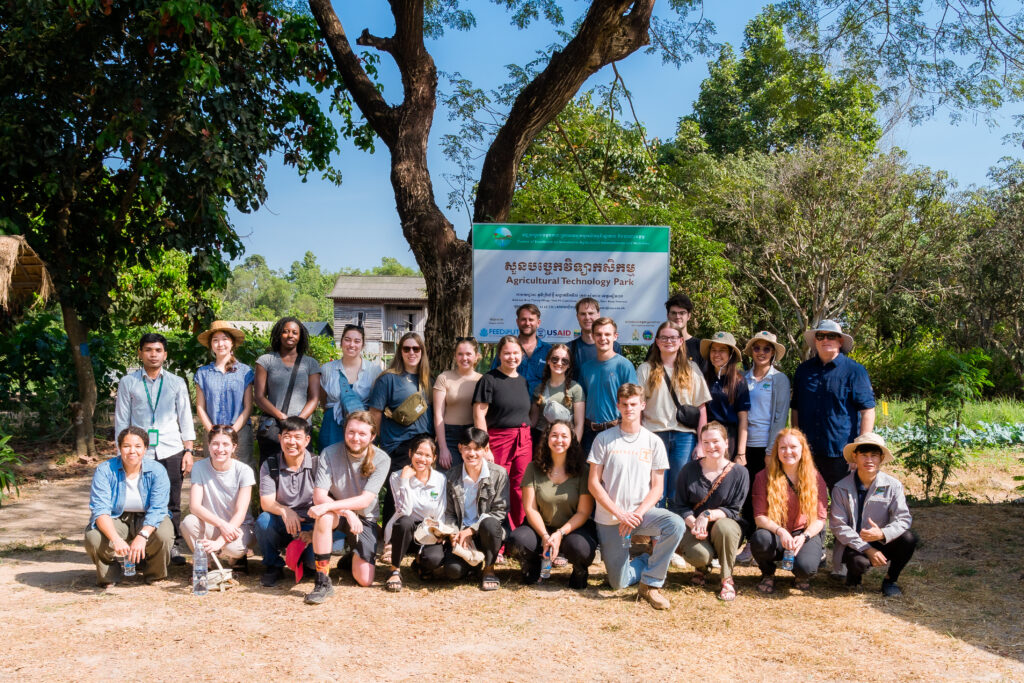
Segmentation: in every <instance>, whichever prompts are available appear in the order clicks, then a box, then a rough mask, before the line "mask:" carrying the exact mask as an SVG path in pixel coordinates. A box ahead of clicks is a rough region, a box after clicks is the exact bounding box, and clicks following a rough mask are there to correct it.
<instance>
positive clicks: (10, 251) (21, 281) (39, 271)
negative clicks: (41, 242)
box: [0, 235, 53, 313]
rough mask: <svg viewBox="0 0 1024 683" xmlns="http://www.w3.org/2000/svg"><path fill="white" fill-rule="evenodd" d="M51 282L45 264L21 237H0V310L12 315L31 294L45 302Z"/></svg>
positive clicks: (50, 290) (30, 297) (51, 285)
mask: <svg viewBox="0 0 1024 683" xmlns="http://www.w3.org/2000/svg"><path fill="white" fill-rule="evenodd" d="M52 293H53V282H52V281H51V280H50V274H49V273H48V272H47V271H46V264H45V263H43V260H42V259H41V258H39V255H38V254H36V252H35V250H34V249H32V247H30V246H29V244H28V242H26V241H25V238H24V237H22V236H21V235H0V310H3V311H5V312H8V313H12V312H13V311H14V310H15V309H18V308H20V307H21V306H24V305H25V304H26V303H27V302H29V301H31V299H32V295H33V294H38V295H39V296H40V297H42V298H43V299H48V298H49V297H50V295H51V294H52Z"/></svg>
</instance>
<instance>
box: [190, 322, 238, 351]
mask: <svg viewBox="0 0 1024 683" xmlns="http://www.w3.org/2000/svg"><path fill="white" fill-rule="evenodd" d="M214 332H223V333H224V334H226V335H228V336H229V337H231V338H232V339H234V340H235V346H238V345H239V344H241V343H242V342H244V341H245V332H242V331H241V330H239V329H237V328H234V327H232V326H231V325H229V324H228V323H226V322H224V321H223V320H214V321H213V323H212V324H211V325H210V329H208V330H206V331H205V332H200V333H199V336H197V337H196V341H198V342H199V343H200V344H202V345H203V346H205V347H206V348H210V337H212V336H213V333H214Z"/></svg>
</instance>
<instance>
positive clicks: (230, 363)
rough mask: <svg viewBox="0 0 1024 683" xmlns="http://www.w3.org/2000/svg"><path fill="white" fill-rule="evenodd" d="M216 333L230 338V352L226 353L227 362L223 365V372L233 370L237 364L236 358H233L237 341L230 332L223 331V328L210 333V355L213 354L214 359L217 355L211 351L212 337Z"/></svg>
mask: <svg viewBox="0 0 1024 683" xmlns="http://www.w3.org/2000/svg"><path fill="white" fill-rule="evenodd" d="M218 334H223V335H224V336H225V337H227V338H228V339H230V340H231V352H230V353H228V362H227V363H226V364H225V365H224V371H225V372H234V371H235V368H236V366H237V365H238V359H237V358H235V349H236V348H237V347H238V342H237V341H235V338H234V337H232V336H231V335H230V334H228V333H227V332H226V331H224V330H214V331H213V332H212V333H211V334H210V339H209V344H210V346H209V349H210V355H211V356H213V357H214V359H215V360H216V358H217V355H216V354H215V353H214V352H213V338H214V337H216V336H217V335H218Z"/></svg>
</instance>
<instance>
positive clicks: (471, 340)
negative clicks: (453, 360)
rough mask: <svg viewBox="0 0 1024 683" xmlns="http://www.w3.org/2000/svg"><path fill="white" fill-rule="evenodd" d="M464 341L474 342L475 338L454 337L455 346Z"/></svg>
mask: <svg viewBox="0 0 1024 683" xmlns="http://www.w3.org/2000/svg"><path fill="white" fill-rule="evenodd" d="M464 341H468V342H475V341H476V337H456V338H455V343H456V344H461V343H462V342H464Z"/></svg>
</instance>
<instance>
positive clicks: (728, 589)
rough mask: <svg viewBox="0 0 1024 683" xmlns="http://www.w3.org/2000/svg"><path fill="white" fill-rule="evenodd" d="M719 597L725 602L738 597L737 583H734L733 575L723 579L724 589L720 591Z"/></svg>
mask: <svg viewBox="0 0 1024 683" xmlns="http://www.w3.org/2000/svg"><path fill="white" fill-rule="evenodd" d="M718 599H719V600H724V601H725V602H730V601H731V600H735V599H736V585H735V584H734V583H733V581H732V577H729V578H728V579H722V590H720V591H719V592H718Z"/></svg>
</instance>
